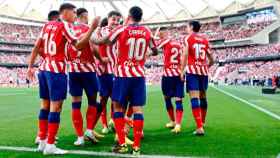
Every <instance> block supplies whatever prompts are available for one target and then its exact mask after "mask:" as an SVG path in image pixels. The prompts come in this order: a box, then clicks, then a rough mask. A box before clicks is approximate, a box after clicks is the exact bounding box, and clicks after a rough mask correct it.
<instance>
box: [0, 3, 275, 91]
mask: <svg viewBox="0 0 280 158" xmlns="http://www.w3.org/2000/svg"><path fill="white" fill-rule="evenodd" d="M231 16H237V19H238V18H240V17H239V16H240V14H236V15H231ZM242 17H243V16H242ZM244 17H246V18H243V19H242V20H233V21H232V22H228V21H227V17H218V18H214V20H213V19H212V18H209V20H208V18H206V20H205V19H203V20H202V28H201V30H202V33H203V34H205V35H206V36H207V37H208V39H209V40H210V41H212V42H213V43H214V44H213V46H214V47H213V49H212V52H213V54H214V57H215V60H216V61H217V64H215V65H214V66H212V67H211V69H210V74H211V76H212V77H211V80H213V81H215V82H218V81H219V82H222V83H226V84H250V85H255V83H257V82H253V80H258V81H259V82H258V84H261V85H264V84H265V83H266V82H265V80H268V79H271V78H272V77H273V76H275V75H278V74H279V72H280V61H279V59H280V58H279V56H280V54H279V53H280V42H279V39H278V40H276V41H274V42H271V43H270V44H258V43H253V44H252V43H251V44H245V45H244V44H242V45H241V44H236V45H234V46H224V45H223V46H221V45H219V44H217V43H215V42H216V41H221V42H222V43H225V42H226V41H235V40H237V41H238V40H243V39H246V38H249V37H252V36H254V35H256V34H257V33H259V32H261V31H262V30H264V29H266V28H267V27H269V26H270V25H272V24H273V23H275V22H276V21H277V20H279V19H278V18H277V15H276V14H275V13H274V12H273V8H270V7H269V8H265V9H261V10H256V11H255V10H253V11H249V12H247V13H244ZM158 27H159V25H155V26H153V27H152V28H153V29H152V30H153V32H154V33H155V32H156V30H157V28H158ZM40 29H41V28H40V27H39V26H32V25H18V24H9V23H3V22H1V23H0V73H1V74H0V75H1V78H0V85H1V86H3V85H5V86H7V85H9V83H11V81H12V83H13V84H12V85H14V84H15V83H20V84H25V83H26V78H25V72H26V68H25V67H26V61H27V60H28V54H29V53H30V51H31V49H32V45H33V43H34V41H35V39H36V37H37V36H38V34H39V32H40ZM168 29H169V38H173V39H177V40H178V41H180V42H181V43H183V41H184V40H183V39H184V37H185V36H186V33H185V23H184V22H183V23H182V22H180V24H172V25H168ZM260 57H261V58H260ZM268 57H270V58H269V59H268ZM257 58H260V59H258V60H256V59H257ZM162 59H163V56H162V54H160V55H158V56H156V57H151V58H149V59H148V62H147V63H148V64H147V71H146V73H147V76H148V77H147V81H148V83H149V84H159V83H160V79H161V75H162V73H163V72H162V67H161V66H162ZM246 59H248V60H246ZM244 60H246V61H244ZM38 62H39V60H38ZM36 82H37V81H34V82H32V84H34V83H36ZM253 83H254V84H253Z"/></svg>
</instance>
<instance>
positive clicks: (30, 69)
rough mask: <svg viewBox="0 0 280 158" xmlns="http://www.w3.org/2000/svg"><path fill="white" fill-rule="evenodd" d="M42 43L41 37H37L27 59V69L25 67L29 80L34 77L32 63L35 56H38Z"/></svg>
mask: <svg viewBox="0 0 280 158" xmlns="http://www.w3.org/2000/svg"><path fill="white" fill-rule="evenodd" d="M41 44H42V39H41V38H38V39H37V41H36V42H35V46H34V47H33V49H32V51H31V54H30V58H29V61H28V69H27V77H28V78H29V79H30V80H33V79H34V68H33V65H34V63H35V61H36V58H37V57H38V54H39V52H40V46H41Z"/></svg>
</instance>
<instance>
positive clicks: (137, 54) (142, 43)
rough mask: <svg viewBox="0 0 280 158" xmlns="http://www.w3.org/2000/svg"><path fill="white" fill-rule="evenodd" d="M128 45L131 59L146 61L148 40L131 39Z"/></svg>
mask: <svg viewBox="0 0 280 158" xmlns="http://www.w3.org/2000/svg"><path fill="white" fill-rule="evenodd" d="M127 44H128V45H129V52H128V53H129V54H128V57H129V59H133V58H135V59H136V60H142V59H144V54H145V51H146V50H145V49H146V40H145V39H144V38H129V39H128V41H127Z"/></svg>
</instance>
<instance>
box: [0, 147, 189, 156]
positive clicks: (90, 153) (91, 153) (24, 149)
mask: <svg viewBox="0 0 280 158" xmlns="http://www.w3.org/2000/svg"><path fill="white" fill-rule="evenodd" d="M1 150H2V151H19V152H37V151H36V149H35V148H30V147H15V146H0V151H1ZM68 151H69V153H68V154H73V155H84V156H100V157H123V158H135V157H137V158H191V157H185V156H171V155H140V156H133V155H129V154H116V153H110V152H96V151H86V150H68Z"/></svg>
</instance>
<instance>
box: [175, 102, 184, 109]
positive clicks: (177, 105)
mask: <svg viewBox="0 0 280 158" xmlns="http://www.w3.org/2000/svg"><path fill="white" fill-rule="evenodd" d="M176 110H180V111H183V104H182V100H177V101H176Z"/></svg>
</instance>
